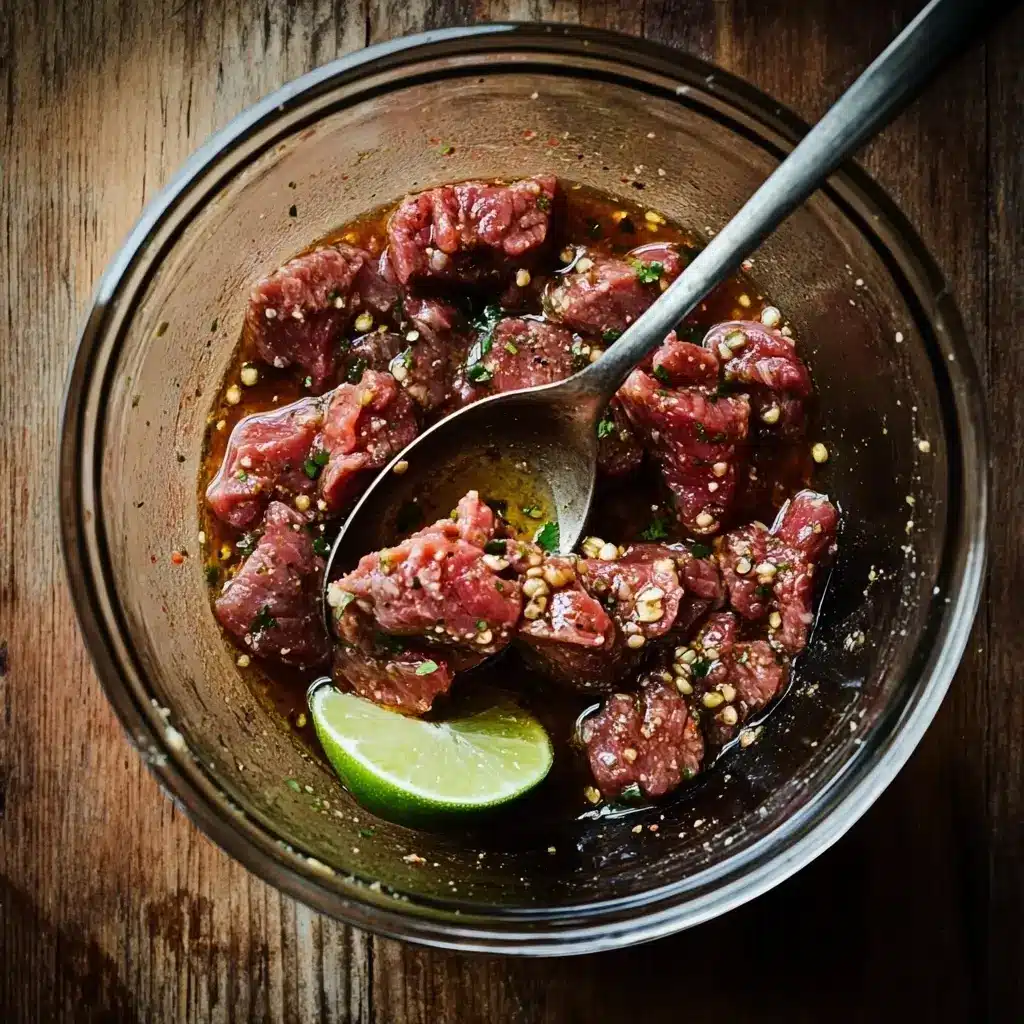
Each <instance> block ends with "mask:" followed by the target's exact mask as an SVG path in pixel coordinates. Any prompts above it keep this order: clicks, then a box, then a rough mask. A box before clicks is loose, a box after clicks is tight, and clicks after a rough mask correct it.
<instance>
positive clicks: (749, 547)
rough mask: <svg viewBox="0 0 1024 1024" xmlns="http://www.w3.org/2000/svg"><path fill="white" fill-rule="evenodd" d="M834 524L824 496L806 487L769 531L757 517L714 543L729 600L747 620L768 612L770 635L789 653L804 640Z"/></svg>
mask: <svg viewBox="0 0 1024 1024" xmlns="http://www.w3.org/2000/svg"><path fill="white" fill-rule="evenodd" d="M837 524H838V516H837V513H836V510H835V507H834V506H833V505H832V503H831V502H830V501H829V500H828V498H827V497H826V496H825V495H823V494H818V493H817V492H815V491H806V490H805V491H800V492H799V493H798V494H797V495H795V496H794V497H793V499H792V500H791V501H789V502H787V503H786V505H785V506H784V507H783V508H782V510H781V511H780V513H779V516H778V518H777V520H776V522H775V525H774V526H773V528H772V529H771V530H769V529H768V528H767V527H766V526H765V525H764V524H763V523H757V522H755V523H751V524H750V525H749V526H744V527H741V528H740V529H738V530H733V531H732V532H730V533H728V534H726V535H725V536H723V537H722V538H720V540H719V541H718V542H717V545H716V553H717V556H718V564H719V567H720V568H721V570H722V576H723V578H724V580H725V585H726V588H727V590H728V593H729V604H730V605H731V606H732V608H733V609H734V610H735V611H737V612H738V613H739V614H740V615H742V616H743V617H744V618H746V619H750V620H760V619H764V618H765V617H767V619H768V636H769V639H770V640H771V641H772V643H773V644H775V645H776V646H777V647H778V648H780V649H781V650H783V651H785V652H787V653H788V654H797V653H798V652H800V651H801V650H803V648H804V646H805V645H806V643H807V636H808V634H809V632H810V627H811V623H812V622H813V621H814V613H813V612H812V610H811V606H812V599H813V595H814V582H815V581H814V574H815V571H816V569H817V568H818V567H819V566H820V565H824V564H825V563H826V562H827V560H828V559H829V558H830V557H831V555H832V554H833V553H834V551H835V536H836V527H837Z"/></svg>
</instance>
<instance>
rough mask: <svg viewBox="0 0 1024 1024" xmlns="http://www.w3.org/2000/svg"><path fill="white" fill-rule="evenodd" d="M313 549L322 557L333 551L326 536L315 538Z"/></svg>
mask: <svg viewBox="0 0 1024 1024" xmlns="http://www.w3.org/2000/svg"><path fill="white" fill-rule="evenodd" d="M313 551H314V552H315V553H316V554H318V555H319V556H320V557H321V558H326V557H327V556H328V555H329V554H330V553H331V545H330V544H328V543H327V540H326V539H325V538H324V537H314V538H313Z"/></svg>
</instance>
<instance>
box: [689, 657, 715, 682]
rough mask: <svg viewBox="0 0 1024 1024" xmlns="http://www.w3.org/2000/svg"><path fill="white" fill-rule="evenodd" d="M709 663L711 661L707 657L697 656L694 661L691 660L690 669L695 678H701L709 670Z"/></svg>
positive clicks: (710, 663)
mask: <svg viewBox="0 0 1024 1024" xmlns="http://www.w3.org/2000/svg"><path fill="white" fill-rule="evenodd" d="M711 665H712V662H711V661H709V660H708V659H707V658H698V659H697V660H696V661H694V662H691V664H690V671H691V672H692V673H693V676H694V678H695V679H703V678H704V677H705V676H706V675H707V674H708V672H710V671H711Z"/></svg>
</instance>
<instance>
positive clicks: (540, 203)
mask: <svg viewBox="0 0 1024 1024" xmlns="http://www.w3.org/2000/svg"><path fill="white" fill-rule="evenodd" d="M537 209H538V210H543V211H544V212H545V213H546V212H547V211H548V210H550V209H551V200H550V199H548V197H547V196H546V195H544V193H543V192H542V193H541V194H540V195H539V196H537Z"/></svg>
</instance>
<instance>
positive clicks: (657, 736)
mask: <svg viewBox="0 0 1024 1024" xmlns="http://www.w3.org/2000/svg"><path fill="white" fill-rule="evenodd" d="M581 738H582V740H583V743H584V745H585V746H586V751H587V759H588V761H589V762H590V770H591V773H592V774H593V776H594V782H595V783H596V784H597V788H598V789H599V790H600V791H601V795H602V796H603V797H604V798H605V799H606V800H614V799H615V798H616V797H618V796H620V795H622V792H623V790H625V789H626V787H627V786H633V785H635V786H637V787H638V788H639V790H640V792H641V793H642V794H643V796H645V797H648V798H654V797H659V796H664V795H665V794H666V793H668V792H670V791H671V790H673V789H675V788H676V787H677V786H678V785H679V783H680V782H682V781H683V779H690V778H693V776H694V775H696V774H697V772H698V771H700V765H701V761H702V759H703V757H704V741H703V739H702V738H701V734H700V731H699V730H698V728H697V726H696V724H695V723H694V721H693V718H692V717H691V715H690V712H689V709H688V708H687V706H686V701H684V700H683V698H682V697H681V696H680V694H679V691H678V690H677V689H676V688H675V687H673V686H672V685H671V684H668V683H665V682H663V681H662V680H661V679H660V677H652V678H650V679H647V680H645V681H644V683H643V684H642V686H641V688H640V691H639V692H638V693H634V694H624V693H616V694H613V695H612V696H611V697H609V698H608V700H607V701H605V704H604V707H603V708H602V709H601V710H600V711H599V712H598V713H597V714H596V715H593V716H591V717H590V718H588V719H587V720H586V721H585V722H584V723H583V728H582V732H581Z"/></svg>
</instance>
